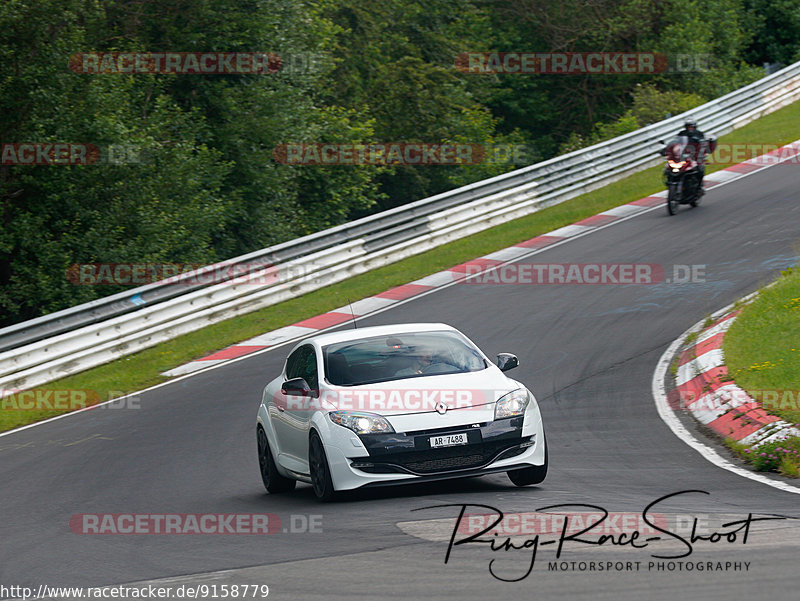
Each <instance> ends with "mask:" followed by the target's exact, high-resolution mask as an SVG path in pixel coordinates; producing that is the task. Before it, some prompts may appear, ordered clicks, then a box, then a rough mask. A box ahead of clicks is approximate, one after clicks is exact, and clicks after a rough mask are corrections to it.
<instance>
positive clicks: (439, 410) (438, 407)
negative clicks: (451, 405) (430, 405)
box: [435, 401, 448, 415]
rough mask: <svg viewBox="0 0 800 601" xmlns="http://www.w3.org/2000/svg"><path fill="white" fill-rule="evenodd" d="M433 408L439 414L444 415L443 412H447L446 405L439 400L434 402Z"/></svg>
mask: <svg viewBox="0 0 800 601" xmlns="http://www.w3.org/2000/svg"><path fill="white" fill-rule="evenodd" d="M435 409H436V412H437V413H438V414H439V415H444V414H445V413H447V409H448V407H447V405H445V404H444V403H443V402H442V401H439V402H438V403H436V407H435Z"/></svg>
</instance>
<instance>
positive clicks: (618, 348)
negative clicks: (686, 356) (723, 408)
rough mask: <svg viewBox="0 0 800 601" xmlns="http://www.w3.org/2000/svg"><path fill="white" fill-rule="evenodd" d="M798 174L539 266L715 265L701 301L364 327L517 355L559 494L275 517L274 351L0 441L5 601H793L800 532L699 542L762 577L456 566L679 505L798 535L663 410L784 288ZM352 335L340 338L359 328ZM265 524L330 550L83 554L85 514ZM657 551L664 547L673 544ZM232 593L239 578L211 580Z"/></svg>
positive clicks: (543, 308)
mask: <svg viewBox="0 0 800 601" xmlns="http://www.w3.org/2000/svg"><path fill="white" fill-rule="evenodd" d="M798 190H800V169H798V167H797V165H794V164H793V165H785V166H777V167H773V168H770V169H765V170H763V171H761V172H759V173H755V174H753V175H752V176H749V177H746V178H743V179H741V180H738V181H736V182H734V183H731V184H729V185H725V186H719V187H716V188H714V189H711V190H709V192H708V193H707V195H706V197H705V199H704V202H703V205H702V206H701V207H699V208H698V209H694V210H690V209H686V208H684V209H682V210H681V211H680V213H679V214H678V215H677V216H675V217H668V216H667V214H666V210H665V209H664V208H663V207H661V206H659V207H658V208H656V209H654V210H651V211H649V212H647V213H644V214H642V215H639V216H636V217H634V218H632V219H628V220H625V221H622V222H619V223H616V224H614V225H612V226H610V227H606V228H603V229H600V230H598V231H595V232H593V233H591V234H590V235H587V236H583V237H580V238H577V239H572V240H569V241H568V242H566V243H564V244H561V245H558V246H556V247H552V248H548V249H545V250H543V251H542V252H540V253H538V254H536V255H534V256H533V257H529V258H527V259H525V261H527V262H536V263H655V264H660V265H663V266H664V268H665V270H666V273H667V276H668V277H669V276H671V275H672V270H673V265H703V266H705V267H704V277H705V281H704V282H696V283H684V284H678V283H672V282H670V283H667V282H663V283H660V284H654V285H627V286H623V285H548V286H531V285H506V286H503V285H453V286H450V287H447V288H445V289H441V290H437V291H435V292H434V293H431V294H427V295H424V296H422V297H418V298H415V299H412V300H411V301H410V302H407V303H403V304H401V305H399V306H396V307H393V308H392V309H390V310H388V311H385V312H383V313H380V314H377V315H375V316H372V317H367V318H365V319H361V320H360V321H359V326H367V325H377V324H386V323H404V322H419V321H437V322H439V321H441V322H446V323H449V324H452V325H453V326H455V327H457V328H459V329H460V330H462V331H463V332H464V333H466V334H467V335H468V336H469V337H470V338H472V339H473V340H474V341H475V342H476V343H477V344H478V345H479V346H481V348H482V349H483V350H484V351H485V352H486V353H487V354H488V355H489V356H494V355H495V354H496V353H498V352H502V351H506V352H512V353H515V354H517V355H518V356H519V358H520V363H521V366H520V367H519V368H517V369H516V370H514V371H513V372H510V374H509V375H511V376H512V377H514V378H516V379H518V380H520V381H522V382H524V383H525V384H526V385H527V386H528V387H530V388H531V390H532V391H533V392H534V393H535V394H536V396H537V398H538V400H539V404H540V406H541V410H542V413H543V417H544V420H545V427H546V431H547V440H548V443H549V448H550V473H549V475H548V478H547V480H546V481H545V482H544V483H543V484H542V485H541V486H538V487H529V488H522V489H519V488H516V487H514V486H513V485H511V483H510V482H509V480H508V479H507V477H506V476H505V475H502V474H501V475H493V476H487V477H484V478H480V479H470V480H462V481H449V482H444V483H437V484H433V485H425V486H421V485H419V486H409V487H396V488H388V489H379V490H373V491H369V492H361V493H356V494H352V495H348V496H347V497H346V499H345V500H344V501H342V502H338V503H334V504H329V505H322V504H319V503H317V502H316V500H315V499H314V498H313V494H312V492H311V488H310V486H308V485H305V484H300V485H298V488H297V490H296V491H295V492H294V493H293V494H289V495H285V496H270V495H267V494H266V493H265V491H264V489H263V486H262V484H261V481H260V478H259V474H258V463H257V457H256V445H255V414H256V410H257V407H258V403H259V400H260V395H261V389H262V388H263V386H264V384H265V383H266V382H267V380H268V379H271V378H272V377H274V376H275V375H276V374H277V373H279V371H280V368H281V365H282V362H283V360H284V359H285V356H286V354H287V352H288V350H289V347H279V348H276V349H275V350H270V351H268V352H264V353H261V354H257V355H255V356H252V357H248V358H245V359H243V360H240V361H237V362H234V363H230V364H225V365H224V366H222V367H220V368H217V369H213V370H210V371H207V372H202V373H200V374H197V375H194V376H192V377H189V378H186V379H183V380H180V381H177V382H175V383H170V384H168V385H166V386H162V387H160V388H157V389H154V390H151V391H148V392H145V393H144V394H142V395H141V408H140V409H127V410H122V409H118V410H94V411H89V412H84V413H82V414H80V415H75V416H70V417H66V418H64V419H60V420H56V421H53V422H50V423H46V424H43V425H40V426H37V427H34V428H30V429H26V430H23V431H20V432H16V433H12V434H10V435H8V436H4V437H0V480H1V481H2V482H3V486H2V487H1V488H0V507H2V522H0V540H1V541H2V544H0V581H2V582H6V583H13V584H19V585H27V586H33V587H38V585H39V584H42V583H44V584H49V585H65V586H97V585H109V584H120V583H132V582H144V581H147V582H149V581H154V580H160V579H167V580H166V581H165V582H167V583H173V584H175V583H186V584H197V583H201V582H207V583H216V584H222V583H232V584H267V585H269V587H270V595H269V598H275V599H326V600H327V599H348V600H349V599H387V598H397V599H426V600H428V601H433V600H438V599H459V600H462V599H485V598H487V597H488V596H489V595H494V596H497V597H498V598H508V599H512V598H513V599H516V598H520V599H522V598H524V599H550V598H566V599H615V600H629V599H630V600H633V599H637V600H638V599H641V598H642V597H643V596H646V598H648V599H650V600H652V599H675V598H684V597H685V598H689V599H724V600H726V601H729V600H731V599H750V598H761V597H766V596H769V597H771V598H773V599H789V598H796V596H795V595H796V594H797V593H796V587H797V576H796V574H797V558H798V552H799V551H800V521H795V520H782V521H771V522H761V523H758V524H754V525H753V527H752V528H751V531H750V535H749V538H748V540H747V543H746V544H742V539H741V538H739V539H738V540H737V541H736V542H735V543H728V542H720V543H716V544H711V543H708V542H702V541H701V542H698V543H697V544H696V546H695V550H694V553H693V554H692V555H691V557H687V558H684V559H683V560H682V561H703V562H707V561H711V562H749V568H748V570H747V571H744V569H742V570H738V571H737V570H734V569H733V568H730V569H727V570H722V571H716V570H715V571H703V572H699V571H692V572H686V571H678V570H677V569H675V570H671V571H670V570H667V569H665V570H663V571H655V570H653V569H647V566H648V562H649V561H665V560H654V559H653V558H652V557H651V554H652V553H658V551H659V550H660V551H662V552H663V553H664V554H668V553H672V554H675V553H676V550H677V551H683V550H685V548H684V547H683V546H681V544H679V543H676V542H674V541H673V542H671V543H670V542H665V543H664V544H663V545H661V546H657V545H655V544H654V545H652V546H651V547H649V548H645V549H632V548H630V546H620V547H616V548H611V547H610V546H603V547H601V548H595V547H592V548H590V547H588V546H586V545H580V544H578V543H569V544H567V545H566V546H565V549H564V551H563V553H562V557H561V560H562V561H567V562H571V561H579V560H583V561H596V562H599V561H603V562H605V561H608V560H612V561H622V562H636V561H639V562H641V567H640V569H639V570H638V571H637V570H631V571H615V570H612V571H610V572H606V571H604V572H590V571H588V570H585V571H581V570H579V569H574V570H573V569H569V570H568V571H566V572H561V571H550V570H548V561H553V560H554V556H555V549H554V546H550V547H542V548H540V549H539V552H538V553H539V555H538V558H537V561H536V564H535V566H534V567H533V570H532V571H531V573H530V575H529V576H528V577H527V578H525V579H523V580H521V581H519V582H516V583H508V582H503V581H500V580H498V579H496V578H494V577H493V576H492V575H491V574H490V572H489V562H490V561H491V560H492V559H496V562H495V564H494V571H495V573H498V574H500V575H505V577H507V578H508V579H511V578H514V577H519V576H522V575H523V574H524V573H525V572H526V570H527V568H528V565H529V563H530V551H506V552H502V551H501V552H496V553H493V552H492V551H491V550H490V549H488V548H487V546H486V545H478V544H473V545H464V546H460V547H456V548H454V549H453V552H452V555H451V557H450V560H449V562H448V563H447V564H445V563H444V557H445V552H446V551H447V547H448V542H447V541H448V540H449V535H450V532H451V530H452V526H453V523H454V519H455V517H456V515H457V514H458V508H456V507H449V508H439V509H428V510H421V511H414V510H417V509H421V508H425V507H429V506H431V505H438V504H462V503H463V504H468V503H479V504H483V505H489V506H492V507H496V508H498V509H500V510H502V511H503V512H505V513H514V512H531V511H534V510H535V509H537V508H540V507H544V506H547V505H553V504H560V503H589V504H593V505H598V506H601V507H604V508H606V509H607V510H608V511H611V512H631V513H633V514H639V513H641V512H642V511H643V510H644V508H645V507H646V506H647V505H648V504H649V503H650V502H652V501H654V500H656V499H657V498H659V497H662V496H664V495H667V494H669V493H673V492H677V491H682V490H689V489H698V490H704V491H707V492H708V493H710V494H709V495H703V494H699V493H693V494H685V495H681V496H679V497H676V498H674V499H672V500H670V501H669V502H667V503H663V504H661V505H660V506H659V510H660V511H661V512H662V513H663V514H665V515H673V514H681V515H694V516H700V517H701V518H703V519H708V520H710V521H711V522H713V521H714V519H715V516H723V517H724V518H725V519H727V521H731V520H734V519H743V518H745V517H747V515H748V514H749V513H754V514H780V515H785V516H793V517H796V518H800V495H795V494H791V493H789V492H784V491H780V490H776V489H773V488H771V487H768V486H765V485H763V484H760V483H758V482H754V481H750V480H748V479H746V478H742V477H740V476H738V475H735V474H733V473H729V472H727V471H725V470H722V469H720V468H718V467H715V466H714V465H712V464H711V463H709V462H708V461H706V460H705V459H704V458H703V457H702V456H701V455H700V454H698V453H697V452H696V451H695V450H693V449H692V448H690V447H688V446H686V445H685V444H684V443H683V442H681V441H680V440H678V439H677V438H676V437H675V436H674V435H673V434H672V432H671V431H670V430H669V429H668V428H667V426H666V425H664V423H663V422H662V421H661V420H660V419H659V417H658V415H657V412H656V408H655V405H654V402H653V398H652V394H651V380H652V376H653V370H654V368H655V365H656V363H657V361H658V359H659V357H660V355H661V353H663V352H664V350H665V349H666V348H667V346H668V345H669V344H670V343H671V342H672V341H673V340H674V339H675V338H677V337H678V336H680V334H681V333H682V332H683V331H684V330H686V329H687V328H688V327H689V326H691V325H692V324H694V323H695V322H697V321H698V320H700V319H702V318H703V317H704V316H706V315H707V314H709V313H710V312H712V311H715V310H716V309H718V308H720V307H722V306H724V305H726V304H728V303H730V302H733V301H734V300H736V299H737V298H738V297H740V296H742V295H744V294H747V293H749V292H752V291H754V290H756V289H757V288H758V286H760V285H762V284H764V283H767V282H769V281H770V280H771V279H773V278H774V277H775V276H776V275H777V274H778V272H779V271H780V270H781V269H785V268H786V267H788V266H790V265H791V264H793V263H794V262H795V261H796V259H797V248H798V247H797V243H798V240H799V239H800V203H798V200H799V198H798ZM345 327H347V326H345ZM137 512H139V513H263V512H270V513H274V514H277V515H278V516H280V518H281V519H282V521H283V523H284V525H288V524H290V523H291V521H292V518H291V516H292V515H295V516H304V517H300V518H298V517H295V518H294V521H295V524H300V526H299V528H300V529H302V523H303V519H304V518H307V517H308V516H321V517H316V518H313V519H316V520H319V523H320V524H321V529H322V532H313V533H312V532H306V533H303V532H279V533H276V534H274V535H269V536H236V535H227V536H226V535H221V536H203V535H186V536H168V535H163V536H136V535H127V536H126V535H116V536H115V535H103V536H99V535H96V536H91V535H79V534H75V533H73V532H72V531H71V530H70V527H69V520H70V516H72V515H74V514H80V513H137ZM662 542H663V541H662ZM220 571H226V572H223V573H218V572H220Z"/></svg>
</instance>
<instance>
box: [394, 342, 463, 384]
mask: <svg viewBox="0 0 800 601" xmlns="http://www.w3.org/2000/svg"><path fill="white" fill-rule="evenodd" d="M451 370H452V366H449V365H448V364H447V363H445V362H443V361H442V360H441V359H440V358H439V357H437V355H436V353H434V352H433V350H432V349H430V348H425V347H422V348H419V349H417V350H416V353H415V354H414V363H413V364H412V365H410V366H409V367H405V368H403V369H399V370H397V371H396V372H395V374H394V375H395V376H398V377H400V376H416V375H420V374H437V373H444V372H447V371H451Z"/></svg>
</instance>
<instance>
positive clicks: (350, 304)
mask: <svg viewBox="0 0 800 601" xmlns="http://www.w3.org/2000/svg"><path fill="white" fill-rule="evenodd" d="M347 306H349V307H350V315H352V316H353V329H354V330H357V329H358V325H357V324H356V314H355V313H354V312H353V303H351V302H350V299H349V298H348V299H347Z"/></svg>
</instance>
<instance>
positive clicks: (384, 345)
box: [322, 331, 487, 386]
mask: <svg viewBox="0 0 800 601" xmlns="http://www.w3.org/2000/svg"><path fill="white" fill-rule="evenodd" d="M322 352H323V357H324V361H325V379H326V380H327V381H328V382H330V383H331V384H334V385H335V386H358V385H361V384H373V383H375V382H388V381H390V380H400V379H404V378H418V377H422V376H431V375H437V374H458V373H466V372H472V371H480V370H482V369H486V367H487V364H486V361H485V360H484V358H483V357H482V356H481V354H480V352H479V351H478V350H477V349H476V348H475V347H473V346H472V345H471V344H470V343H469V342H468V341H467V340H466V339H465V338H464V337H462V336H460V335H459V334H458V333H456V332H447V331H442V332H436V331H434V332H418V333H414V334H396V335H395V334H392V335H383V336H375V337H373V338H364V339H361V340H350V341H347V342H340V343H337V344H330V345H328V346H326V347H324V348H323V349H322Z"/></svg>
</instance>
